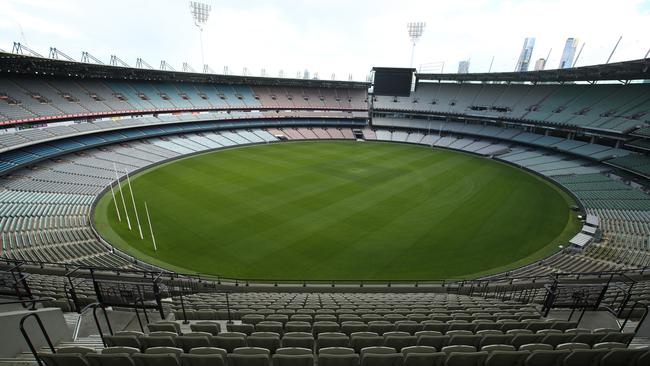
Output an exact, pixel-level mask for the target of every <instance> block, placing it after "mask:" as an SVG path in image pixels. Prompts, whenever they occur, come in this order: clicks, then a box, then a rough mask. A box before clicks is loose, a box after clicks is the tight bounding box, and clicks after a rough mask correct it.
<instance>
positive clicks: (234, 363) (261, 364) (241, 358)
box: [228, 353, 269, 366]
mask: <svg viewBox="0 0 650 366" xmlns="http://www.w3.org/2000/svg"><path fill="white" fill-rule="evenodd" d="M228 363H229V365H230V366H269V356H267V355H247V354H236V353H231V354H228Z"/></svg>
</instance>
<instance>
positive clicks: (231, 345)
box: [211, 332, 246, 353]
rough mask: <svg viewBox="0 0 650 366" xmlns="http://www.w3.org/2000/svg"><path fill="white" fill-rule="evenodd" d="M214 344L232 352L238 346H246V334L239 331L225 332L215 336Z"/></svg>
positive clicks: (213, 338)
mask: <svg viewBox="0 0 650 366" xmlns="http://www.w3.org/2000/svg"><path fill="white" fill-rule="evenodd" d="M211 341H212V346H214V347H218V348H223V349H225V350H226V351H228V353H231V352H232V351H233V350H234V349H235V348H237V347H246V334H244V333H239V332H223V333H219V334H218V335H217V336H213V337H212V339H211Z"/></svg>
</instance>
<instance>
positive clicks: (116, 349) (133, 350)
mask: <svg viewBox="0 0 650 366" xmlns="http://www.w3.org/2000/svg"><path fill="white" fill-rule="evenodd" d="M112 353H126V354H127V355H130V354H133V353H140V350H139V349H137V348H135V347H106V348H104V349H102V354H106V355H108V354H112Z"/></svg>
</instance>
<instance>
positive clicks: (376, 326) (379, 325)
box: [368, 320, 395, 335]
mask: <svg viewBox="0 0 650 366" xmlns="http://www.w3.org/2000/svg"><path fill="white" fill-rule="evenodd" d="M393 330H395V324H393V323H391V322H388V321H385V320H379V321H371V322H369V323H368V331H369V332H375V333H377V334H379V335H383V334H384V333H386V332H392V331H393Z"/></svg>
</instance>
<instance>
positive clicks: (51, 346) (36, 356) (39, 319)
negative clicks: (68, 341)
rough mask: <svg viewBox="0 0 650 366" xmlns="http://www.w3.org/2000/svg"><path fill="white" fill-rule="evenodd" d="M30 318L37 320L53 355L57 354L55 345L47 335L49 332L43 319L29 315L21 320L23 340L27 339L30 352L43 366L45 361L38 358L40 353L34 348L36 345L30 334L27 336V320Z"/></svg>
mask: <svg viewBox="0 0 650 366" xmlns="http://www.w3.org/2000/svg"><path fill="white" fill-rule="evenodd" d="M30 317H34V318H35V319H36V323H37V324H38V327H39V328H40V329H41V333H43V336H44V337H45V340H46V341H47V345H48V346H49V347H50V350H51V351H52V353H56V349H54V344H52V340H51V339H50V336H49V334H47V331H46V330H45V326H44V325H43V322H42V321H41V317H40V316H38V314H37V313H29V314H27V315H25V316H23V317H22V318H21V319H20V333H22V335H23V338H25V342H26V343H27V346H28V347H29V350H30V351H32V354H33V355H34V358H35V359H36V362H38V364H39V366H43V361H41V359H40V357H38V352H37V351H36V348H35V347H34V343H32V339H31V338H30V337H29V334H27V331H26V330H25V320H27V319H28V318H30Z"/></svg>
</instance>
